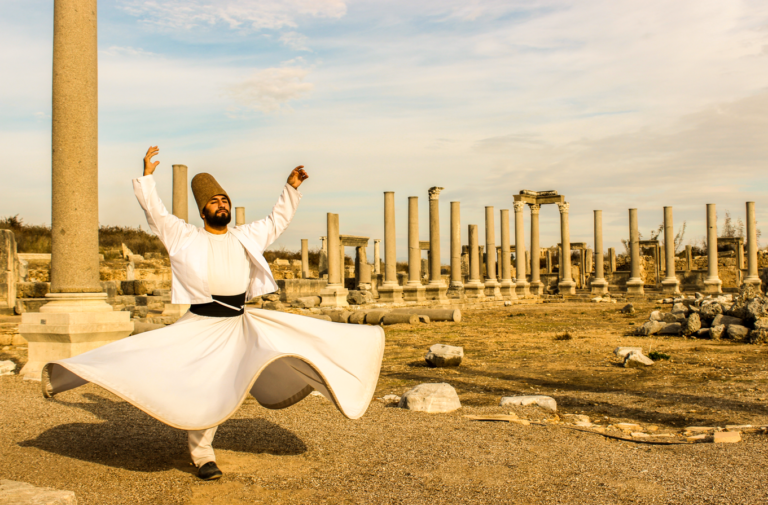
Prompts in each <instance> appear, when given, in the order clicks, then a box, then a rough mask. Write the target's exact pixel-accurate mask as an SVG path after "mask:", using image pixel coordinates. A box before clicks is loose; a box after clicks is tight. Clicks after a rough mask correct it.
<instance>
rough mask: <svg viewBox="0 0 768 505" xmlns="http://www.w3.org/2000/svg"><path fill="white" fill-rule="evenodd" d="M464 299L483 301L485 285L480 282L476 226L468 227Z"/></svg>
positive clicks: (478, 245)
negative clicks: (467, 257) (467, 268)
mask: <svg viewBox="0 0 768 505" xmlns="http://www.w3.org/2000/svg"><path fill="white" fill-rule="evenodd" d="M464 297H465V298H467V299H470V300H484V299H485V285H484V284H483V283H482V282H481V281H480V244H479V241H478V236H477V225H476V224H471V225H469V282H467V283H466V284H464Z"/></svg>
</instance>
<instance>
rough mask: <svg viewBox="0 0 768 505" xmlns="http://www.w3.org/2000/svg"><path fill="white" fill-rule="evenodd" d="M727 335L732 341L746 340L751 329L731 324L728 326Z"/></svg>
mask: <svg viewBox="0 0 768 505" xmlns="http://www.w3.org/2000/svg"><path fill="white" fill-rule="evenodd" d="M726 333H727V334H728V338H730V339H731V340H737V341H741V340H746V339H747V335H749V328H747V327H746V326H741V325H739V324H731V325H729V326H728V328H727V330H726Z"/></svg>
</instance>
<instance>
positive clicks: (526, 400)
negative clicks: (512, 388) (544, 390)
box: [499, 395, 557, 412]
mask: <svg viewBox="0 0 768 505" xmlns="http://www.w3.org/2000/svg"><path fill="white" fill-rule="evenodd" d="M514 405H519V406H522V407H525V406H526V405H538V406H539V407H541V408H543V409H545V410H549V411H551V412H557V402H556V401H555V399H554V398H552V397H551V396H543V395H535V396H505V397H504V398H502V399H501V402H499V407H509V406H514Z"/></svg>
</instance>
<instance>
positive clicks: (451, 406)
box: [398, 383, 461, 413]
mask: <svg viewBox="0 0 768 505" xmlns="http://www.w3.org/2000/svg"><path fill="white" fill-rule="evenodd" d="M398 407H400V408H403V409H408V410H415V411H418V412H429V413H438V412H452V411H454V410H457V409H460V408H461V402H460V401H459V395H458V394H456V390H455V389H453V387H452V386H451V385H450V384H446V383H439V384H419V385H418V386H416V387H415V388H413V389H411V390H409V391H408V392H406V393H405V394H404V395H403V396H402V397H401V398H400V402H399V403H398Z"/></svg>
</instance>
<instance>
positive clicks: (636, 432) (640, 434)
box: [630, 431, 650, 438]
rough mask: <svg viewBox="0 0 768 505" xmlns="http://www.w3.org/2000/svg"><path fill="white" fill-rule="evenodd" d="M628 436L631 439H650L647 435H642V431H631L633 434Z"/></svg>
mask: <svg viewBox="0 0 768 505" xmlns="http://www.w3.org/2000/svg"><path fill="white" fill-rule="evenodd" d="M630 436H631V437H632V438H648V437H650V435H649V434H647V433H644V432H642V431H633V432H631V433H630Z"/></svg>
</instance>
